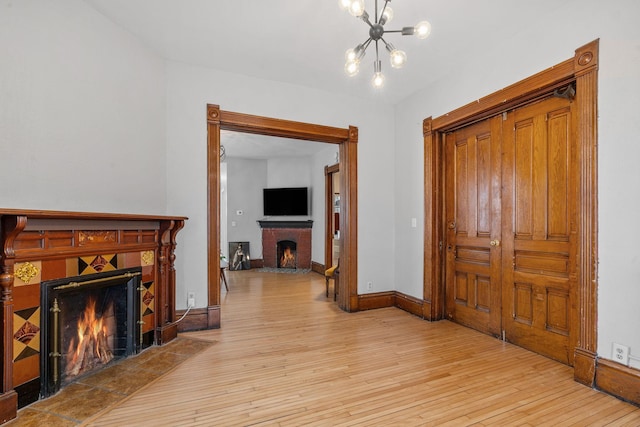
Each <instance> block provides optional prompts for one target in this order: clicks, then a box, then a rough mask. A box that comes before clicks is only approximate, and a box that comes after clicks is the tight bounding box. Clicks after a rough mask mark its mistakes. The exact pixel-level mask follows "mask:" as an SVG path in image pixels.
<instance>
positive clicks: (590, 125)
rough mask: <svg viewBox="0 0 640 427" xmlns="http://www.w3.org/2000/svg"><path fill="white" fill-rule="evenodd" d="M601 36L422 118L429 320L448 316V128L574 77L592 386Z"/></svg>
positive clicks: (581, 366)
mask: <svg viewBox="0 0 640 427" xmlns="http://www.w3.org/2000/svg"><path fill="white" fill-rule="evenodd" d="M598 47H599V40H598V39H597V40H594V41H592V42H591V43H589V44H587V45H585V46H582V47H580V48H578V49H576V51H575V55H574V56H573V57H572V58H570V59H568V60H566V61H564V62H561V63H560V64H557V65H555V66H553V67H551V68H548V69H547V70H544V71H542V72H540V73H538V74H535V75H533V76H531V77H528V78H526V79H524V80H522V81H520V82H518V83H515V84H513V85H511V86H508V87H506V88H504V89H502V90H500V91H498V92H495V93H493V94H491V95H488V96H486V97H484V98H481V99H479V100H477V101H475V102H472V103H469V104H467V105H465V106H463V107H460V108H458V109H456V110H453V111H451V112H449V113H448V114H445V115H443V116H440V117H437V118H435V119H433V118H431V117H428V118H426V119H424V121H423V135H424V190H425V200H424V203H425V205H424V210H425V217H424V220H425V224H424V230H425V231H424V281H423V283H424V297H423V300H424V302H423V315H424V317H425V318H426V319H428V320H439V319H442V318H443V316H444V272H443V265H444V264H443V263H444V254H443V248H442V246H443V245H444V240H445V219H444V217H443V211H444V205H443V200H444V187H443V185H444V177H443V172H444V165H443V161H444V155H443V145H442V144H443V141H444V135H445V133H446V132H449V131H452V130H455V129H457V128H460V127H462V126H466V125H468V124H471V123H474V122H476V121H479V120H483V119H486V118H488V117H491V116H494V115H496V114H499V113H501V112H503V111H507V110H510V109H513V108H516V107H518V106H521V105H525V104H527V103H530V102H533V101H535V100H537V99H541V98H544V97H546V96H549V94H550V93H553V92H554V91H555V90H557V89H559V88H562V87H564V86H567V85H569V84H575V89H576V96H575V100H574V102H575V103H576V110H575V111H576V115H577V117H576V119H577V122H578V125H577V131H576V132H577V135H575V136H576V138H577V141H578V143H579V147H578V153H577V162H578V170H579V172H578V173H579V177H578V181H579V188H578V192H577V193H578V201H577V212H578V215H577V217H578V224H576V227H575V228H576V229H577V232H578V251H577V252H578V256H577V264H578V265H577V269H576V270H577V271H578V277H577V278H576V282H577V286H578V291H577V294H578V295H577V297H578V313H579V325H577V327H578V345H577V347H576V348H575V351H574V378H575V380H576V381H578V382H581V383H583V384H586V385H589V386H592V385H593V383H594V379H595V370H596V356H597V299H596V294H597V287H598V277H597V260H598V235H597V231H598V182H597V154H598V153H597V135H598V132H597V125H598V121H597V96H598Z"/></svg>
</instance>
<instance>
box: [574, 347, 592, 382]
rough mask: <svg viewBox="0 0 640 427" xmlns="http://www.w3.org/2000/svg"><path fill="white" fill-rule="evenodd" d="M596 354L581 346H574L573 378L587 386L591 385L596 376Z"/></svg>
mask: <svg viewBox="0 0 640 427" xmlns="http://www.w3.org/2000/svg"><path fill="white" fill-rule="evenodd" d="M596 358H597V356H596V354H595V353H594V352H592V351H588V350H585V349H583V348H576V349H575V351H574V356H573V379H574V380H576V381H577V382H579V383H582V384H584V385H586V386H588V387H593V384H594V382H595V376H596Z"/></svg>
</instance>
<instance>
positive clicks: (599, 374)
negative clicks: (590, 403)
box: [595, 359, 640, 405]
mask: <svg viewBox="0 0 640 427" xmlns="http://www.w3.org/2000/svg"><path fill="white" fill-rule="evenodd" d="M595 384H596V389H598V390H601V391H604V392H605V393H609V394H612V395H614V396H616V397H618V398H620V399H622V400H625V401H627V402H630V403H633V404H634V405H640V370H637V369H634V368H629V367H626V366H624V365H621V364H619V363H616V362H612V361H610V360H606V359H598V360H597V364H596V380H595Z"/></svg>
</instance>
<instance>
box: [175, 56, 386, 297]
mask: <svg viewBox="0 0 640 427" xmlns="http://www.w3.org/2000/svg"><path fill="white" fill-rule="evenodd" d="M207 103H212V104H218V105H220V106H221V108H222V109H224V110H229V111H237V112H242V113H248V114H255V115H261V116H269V117H277V118H282V119H287V120H295V121H300V122H308V123H316V124H322V125H328V126H336V127H342V128H345V127H348V126H349V125H354V126H358V127H359V138H360V139H359V144H358V145H359V146H358V190H359V195H358V196H359V197H358V209H359V229H358V236H359V237H358V250H359V259H358V262H359V269H358V288H359V292H364V287H363V286H362V283H366V282H367V281H372V282H373V283H374V289H373V290H374V291H379V290H387V289H390V288H392V287H393V268H392V267H391V266H390V260H391V259H392V258H393V255H392V254H393V252H392V250H393V247H392V244H390V242H393V241H394V238H393V233H394V227H393V222H394V221H393V202H392V201H393V179H392V174H391V173H390V172H388V171H389V169H390V168H389V158H390V157H391V154H390V153H391V152H392V151H393V150H392V149H390V148H389V147H390V146H391V145H392V141H393V125H392V123H393V109H392V107H390V106H386V105H371V103H370V102H366V101H362V100H358V99H354V98H350V97H346V96H342V95H335V94H329V93H326V92H322V91H318V90H315V89H310V88H304V87H300V86H295V85H288V84H283V83H277V82H271V81H267V80H260V79H254V78H249V77H244V76H240V75H237V74H229V73H224V72H220V71H216V70H210V69H205V68H201V67H195V66H188V65H185V64H181V63H177V62H168V63H167V140H168V145H167V158H168V159H170V161H168V164H167V177H168V182H167V187H168V194H167V201H168V204H167V206H168V207H167V209H168V212H170V213H172V214H181V215H187V216H188V217H189V221H188V222H187V224H186V226H185V228H184V229H183V230H182V231H181V232H180V233H179V235H178V248H177V252H176V256H177V258H176V271H177V281H178V289H177V297H176V298H177V302H178V308H184V306H185V302H186V292H187V291H186V288H189V289H193V291H194V292H195V293H196V306H198V307H203V306H205V305H206V289H207V268H206V267H207V239H206V236H207V189H206V182H207V164H206V144H207V135H206V130H207V127H206V121H205V120H206V104H207ZM327 106H331V108H327ZM380 171H385V172H387V173H380ZM186 188H188V189H189V190H188V191H185V189H186ZM380 201H384V203H380ZM373 212H375V215H372V214H371V213H373Z"/></svg>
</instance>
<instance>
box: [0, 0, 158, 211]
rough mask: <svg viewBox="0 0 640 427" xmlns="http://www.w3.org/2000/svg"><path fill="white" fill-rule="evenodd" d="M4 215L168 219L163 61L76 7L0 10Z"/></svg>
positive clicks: (0, 199)
mask: <svg viewBox="0 0 640 427" xmlns="http://www.w3.org/2000/svg"><path fill="white" fill-rule="evenodd" d="M0 64H1V65H0V179H1V180H2V181H3V182H5V183H10V185H9V186H8V187H5V190H4V191H2V192H1V193H0V206H2V207H5V208H33V209H58V210H79V211H100V212H124V213H149V214H164V213H165V209H166V192H165V182H166V175H165V170H164V164H165V122H166V118H165V73H164V61H163V60H162V59H161V58H159V57H158V56H156V55H155V54H154V53H152V52H150V51H149V50H148V49H147V48H145V47H143V46H142V45H141V43H140V42H139V41H138V40H137V39H135V38H134V37H133V36H131V35H130V34H129V33H128V32H126V31H124V30H122V29H120V28H118V27H116V26H114V25H113V24H112V23H111V22H110V21H108V20H107V19H106V18H104V17H103V16H102V15H100V14H98V13H97V12H95V10H94V9H92V8H90V7H88V6H86V5H85V4H84V3H83V2H81V1H78V0H57V1H55V2H43V1H31V0H21V1H15V0H14V1H8V0H0Z"/></svg>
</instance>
